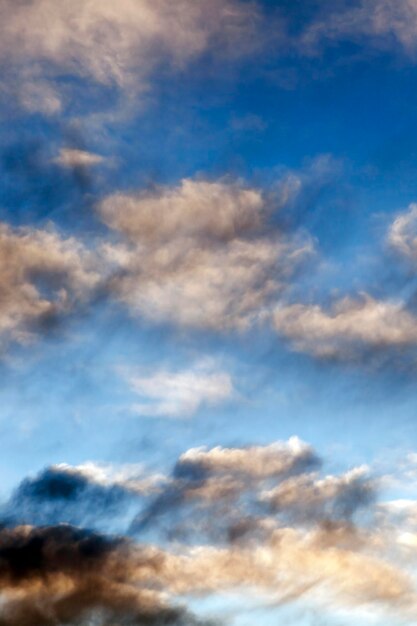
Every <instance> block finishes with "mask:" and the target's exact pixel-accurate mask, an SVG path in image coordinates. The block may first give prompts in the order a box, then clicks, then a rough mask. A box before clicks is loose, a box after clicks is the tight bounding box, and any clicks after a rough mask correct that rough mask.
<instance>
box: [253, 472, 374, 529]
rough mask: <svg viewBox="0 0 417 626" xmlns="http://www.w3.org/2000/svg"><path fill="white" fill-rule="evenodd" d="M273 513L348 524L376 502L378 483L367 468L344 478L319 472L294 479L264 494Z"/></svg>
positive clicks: (294, 477)
mask: <svg viewBox="0 0 417 626" xmlns="http://www.w3.org/2000/svg"><path fill="white" fill-rule="evenodd" d="M261 498H262V500H263V501H264V502H266V503H267V504H268V505H269V506H270V507H271V510H272V511H275V512H276V513H280V514H284V515H285V514H287V513H288V514H289V515H290V518H293V519H294V518H295V519H298V520H301V521H309V522H311V521H312V520H333V521H335V520H338V521H345V522H346V521H349V520H351V519H352V516H353V515H354V514H355V513H356V512H357V511H358V510H359V509H361V508H367V507H369V505H370V504H371V503H372V502H373V501H374V499H375V482H374V481H373V480H372V479H370V478H369V471H368V468H366V467H357V468H354V469H353V470H350V471H348V472H346V473H345V474H342V475H341V476H325V477H324V478H321V477H319V476H318V475H317V473H313V474H302V475H301V476H291V477H290V478H288V479H286V480H284V481H283V482H281V483H280V484H279V485H278V486H277V487H274V488H273V489H270V490H268V491H266V492H264V493H262V495H261Z"/></svg>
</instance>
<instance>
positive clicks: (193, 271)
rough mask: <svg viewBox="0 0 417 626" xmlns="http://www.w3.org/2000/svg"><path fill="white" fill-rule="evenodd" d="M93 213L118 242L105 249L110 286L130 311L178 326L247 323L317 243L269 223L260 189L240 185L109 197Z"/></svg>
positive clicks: (193, 185) (192, 185) (201, 184)
mask: <svg viewBox="0 0 417 626" xmlns="http://www.w3.org/2000/svg"><path fill="white" fill-rule="evenodd" d="M99 214H100V216H101V218H102V219H103V221H104V222H105V223H106V224H107V225H108V226H109V227H110V228H111V229H113V230H114V231H115V233H116V234H118V235H119V238H120V239H121V241H120V243H118V242H115V243H107V244H106V245H104V246H103V253H104V255H105V256H106V258H107V260H108V262H109V263H110V264H112V265H113V266H114V271H115V272H116V276H115V278H114V280H113V281H112V282H111V284H110V289H111V290H112V291H113V293H114V294H115V295H116V296H117V297H118V298H120V300H121V301H123V302H125V303H126V304H127V305H128V307H129V308H130V310H131V311H132V313H133V314H136V315H140V316H142V317H145V318H147V319H150V320H152V321H154V322H159V323H163V322H168V323H172V324H175V325H178V326H180V327H190V328H205V329H212V330H228V329H240V330H243V329H246V328H248V327H249V326H250V325H251V324H253V323H254V322H256V321H257V320H261V319H262V318H263V317H264V316H265V314H266V311H267V309H268V306H269V305H270V303H271V300H272V299H273V298H276V297H277V295H278V294H279V293H280V291H282V289H283V288H284V287H285V286H286V284H287V282H288V280H289V278H290V277H291V276H292V275H293V274H294V272H295V271H296V269H297V268H298V267H299V265H300V263H301V262H302V261H303V260H305V258H307V257H308V256H309V255H311V253H312V248H313V246H312V243H311V241H310V240H309V239H308V238H306V237H301V236H299V237H296V236H293V237H290V236H286V235H284V234H283V233H281V232H279V231H277V229H274V228H272V227H271V226H270V225H269V228H268V223H267V219H266V218H267V207H266V200H265V198H264V197H263V195H262V193H261V192H260V191H258V190H256V189H251V188H248V187H246V186H244V185H243V184H241V183H239V182H229V181H218V182H207V181H199V180H191V179H185V180H183V181H182V182H181V184H180V185H179V186H178V187H173V188H169V187H165V188H164V187H163V188H159V189H157V190H155V191H154V192H142V193H139V194H137V195H124V194H115V195H113V196H110V197H108V198H106V199H105V200H104V201H103V202H102V203H101V205H100V206H99Z"/></svg>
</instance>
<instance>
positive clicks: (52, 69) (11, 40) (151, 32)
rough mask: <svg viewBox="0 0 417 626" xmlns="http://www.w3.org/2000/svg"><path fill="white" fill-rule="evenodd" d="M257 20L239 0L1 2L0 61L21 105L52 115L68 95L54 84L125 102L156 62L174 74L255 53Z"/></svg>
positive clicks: (144, 84)
mask: <svg viewBox="0 0 417 626" xmlns="http://www.w3.org/2000/svg"><path fill="white" fill-rule="evenodd" d="M259 19H260V14H259V10H258V8H257V7H256V5H255V4H254V3H246V2H239V1H238V0H226V1H224V0H203V1H201V2H197V3H196V2H193V1H192V0H179V1H178V2H175V3H172V2H170V1H169V0H156V2H152V1H151V0H121V1H120V2H118V3H117V5H115V4H114V3H113V2H112V1H111V0H104V1H102V0H87V1H85V0H75V1H74V2H71V3H65V2H64V3H63V2H54V0H30V1H29V2H24V3H19V2H18V3H16V2H13V1H12V0H6V1H5V2H2V4H1V8H0V24H1V27H0V32H1V41H2V43H1V46H0V61H1V62H2V64H3V65H4V67H5V68H6V69H7V70H8V72H11V73H13V81H12V80H11V81H10V85H9V87H8V88H9V90H10V89H11V90H12V91H13V90H14V91H15V92H16V91H17V94H16V95H17V97H18V99H19V100H20V103H21V104H22V105H23V106H24V107H25V108H27V109H29V110H31V111H36V110H38V111H41V112H43V113H45V114H51V113H57V112H59V111H60V109H61V108H62V106H63V104H64V101H65V96H66V95H68V89H67V90H66V89H65V88H64V89H62V90H61V89H60V87H59V85H58V82H59V81H57V80H56V79H57V78H58V77H60V76H62V75H67V76H71V77H78V78H79V79H83V80H85V79H87V80H89V81H90V83H93V84H94V83H95V84H96V85H102V86H106V87H116V88H117V89H119V90H121V91H122V92H123V94H124V97H125V98H126V97H127V98H128V99H129V98H131V97H132V96H135V95H138V94H140V93H143V92H144V91H147V89H148V88H149V84H150V82H151V78H152V74H153V71H154V70H155V69H157V68H158V67H160V66H161V64H162V63H165V64H166V65H167V66H168V67H170V68H171V69H172V70H174V71H176V70H182V69H184V68H185V67H186V66H187V65H188V64H189V63H191V62H192V61H193V60H196V59H198V58H199V56H200V55H202V54H203V53H206V52H210V51H212V52H215V53H216V54H218V55H220V56H221V57H223V58H237V57H239V56H240V55H241V54H245V53H246V52H248V51H251V50H253V48H254V46H255V47H256V41H258V37H257V34H256V33H257V24H258V22H259ZM27 24H30V28H27V27H26V26H27ZM254 42H255V43H254ZM4 88H6V86H4Z"/></svg>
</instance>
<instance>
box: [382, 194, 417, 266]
mask: <svg viewBox="0 0 417 626" xmlns="http://www.w3.org/2000/svg"><path fill="white" fill-rule="evenodd" d="M388 242H389V244H390V245H391V246H392V247H393V248H394V249H395V250H397V252H399V253H400V254H402V255H403V256H404V257H405V258H407V259H408V260H409V261H412V262H415V261H416V260H417V204H410V206H409V207H408V210H407V211H405V212H404V213H400V215H398V216H397V217H396V218H395V220H394V221H393V223H392V224H391V226H390V229H389V232H388Z"/></svg>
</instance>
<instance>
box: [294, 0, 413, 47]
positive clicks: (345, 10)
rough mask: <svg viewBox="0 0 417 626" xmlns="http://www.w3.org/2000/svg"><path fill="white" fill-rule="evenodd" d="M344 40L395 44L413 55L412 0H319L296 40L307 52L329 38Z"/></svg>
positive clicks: (389, 45)
mask: <svg viewBox="0 0 417 626" xmlns="http://www.w3.org/2000/svg"><path fill="white" fill-rule="evenodd" d="M348 40H350V41H355V42H358V43H365V45H366V46H367V47H373V48H382V49H392V48H393V47H394V46H397V47H399V48H400V49H402V50H403V51H404V52H405V53H406V54H407V55H409V56H410V58H412V59H413V58H414V57H415V53H416V50H417V6H416V3H415V1H414V0H399V1H398V2H391V1H390V0H360V2H357V3H356V2H355V3H345V2H343V1H341V2H331V3H330V2H326V1H325V2H322V3H321V5H319V11H318V12H317V14H316V16H315V17H314V18H313V19H312V20H311V22H310V23H309V24H307V25H306V26H305V29H304V32H303V33H302V35H301V37H300V38H299V42H298V43H299V46H300V49H301V50H303V51H304V52H310V53H311V52H317V51H318V50H320V48H322V47H324V46H326V45H329V44H331V43H332V42H339V41H348Z"/></svg>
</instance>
